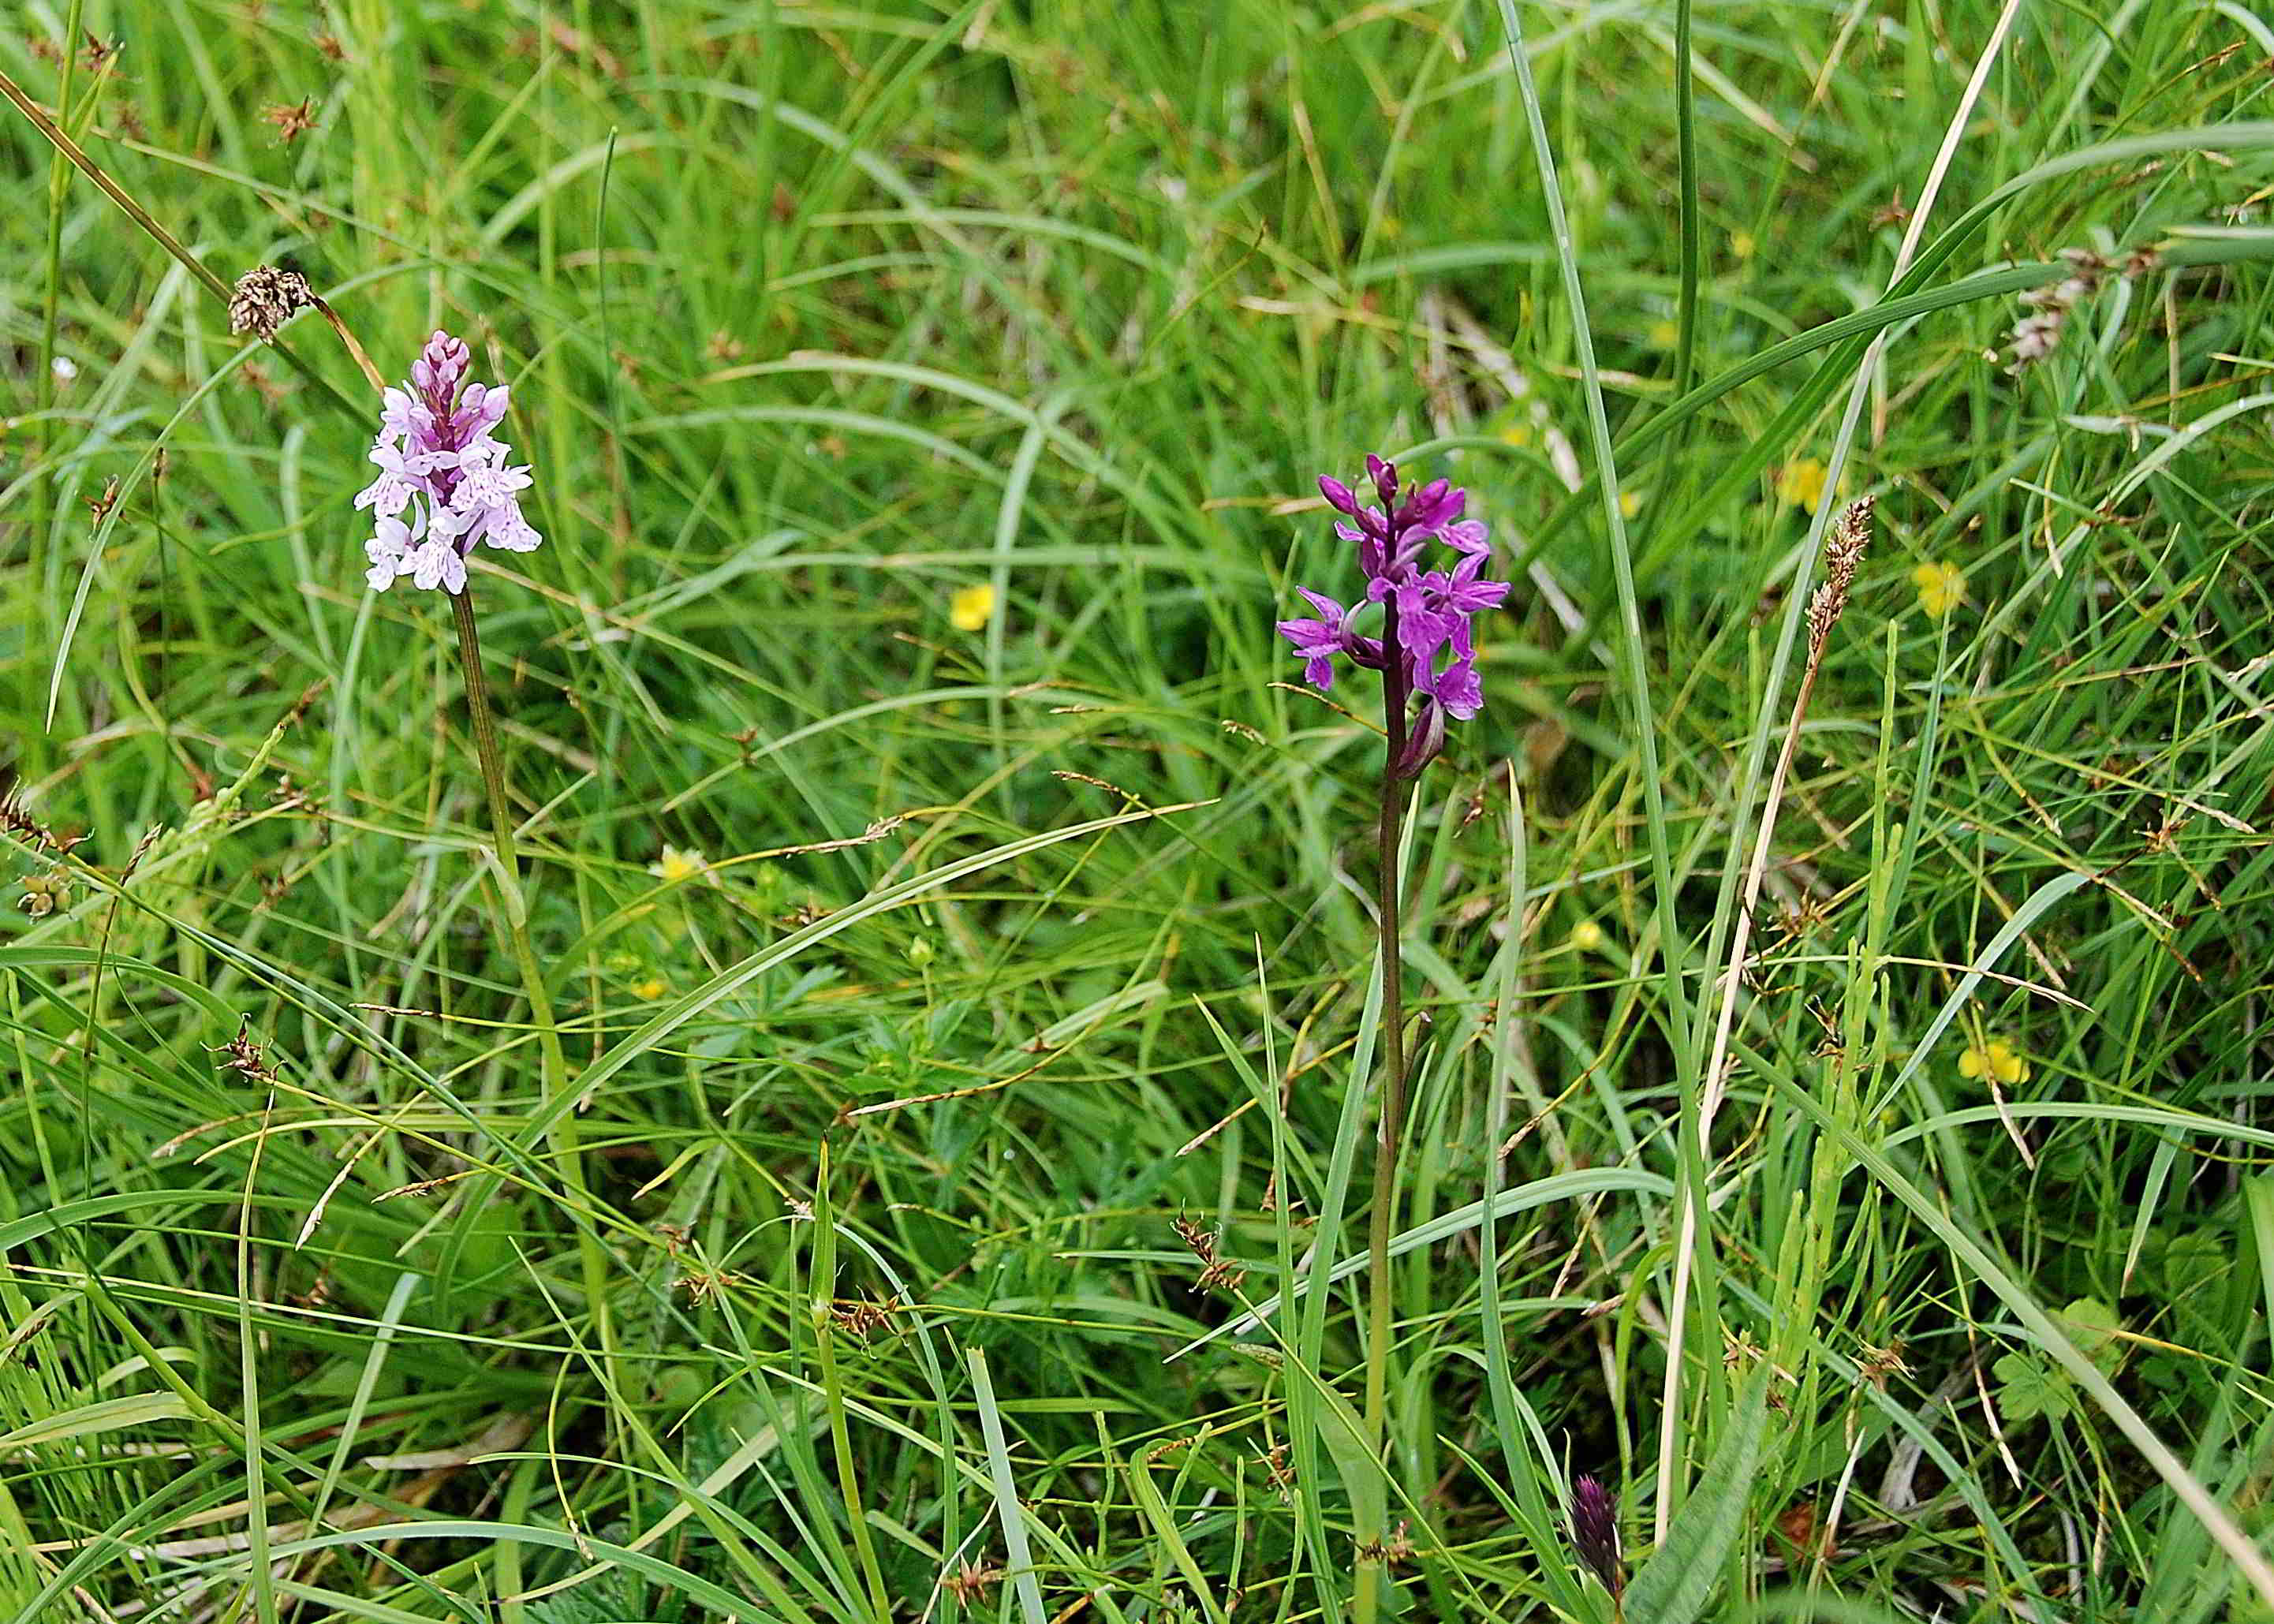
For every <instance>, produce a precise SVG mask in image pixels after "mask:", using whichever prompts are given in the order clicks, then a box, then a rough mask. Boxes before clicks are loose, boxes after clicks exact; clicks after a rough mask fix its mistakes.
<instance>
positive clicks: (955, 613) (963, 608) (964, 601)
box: [947, 582, 995, 632]
mask: <svg viewBox="0 0 2274 1624" xmlns="http://www.w3.org/2000/svg"><path fill="white" fill-rule="evenodd" d="M947 618H948V620H949V622H950V623H951V624H953V626H954V628H955V629H956V630H958V631H960V632H983V631H985V630H986V629H987V622H988V621H990V620H993V619H994V618H995V589H994V588H993V587H991V586H989V585H988V584H987V583H985V582H981V583H979V584H978V585H977V586H960V587H958V588H956V589H955V593H954V596H953V597H951V598H949V599H948V600H947Z"/></svg>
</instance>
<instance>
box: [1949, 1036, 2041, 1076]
mask: <svg viewBox="0 0 2274 1624" xmlns="http://www.w3.org/2000/svg"><path fill="white" fill-rule="evenodd" d="M1958 1074H1959V1075H1960V1076H1961V1077H1965V1078H1970V1079H1973V1080H1974V1081H1976V1082H1999V1083H2005V1084H2007V1085H2008V1086H2011V1085H2013V1084H2014V1083H2026V1082H2028V1081H2029V1062H2028V1061H2026V1060H2024V1059H2023V1058H2022V1056H2020V1055H2019V1054H2017V1053H2015V1052H2014V1046H2013V1045H2012V1044H2011V1043H2008V1042H2007V1041H2006V1040H2005V1039H2003V1038H1985V1039H1984V1040H1983V1041H1981V1042H1980V1043H1977V1044H1975V1045H1972V1046H1971V1047H1969V1049H1967V1051H1966V1052H1965V1053H1964V1054H1962V1055H1961V1056H1959V1057H1958Z"/></svg>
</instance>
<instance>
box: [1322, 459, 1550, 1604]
mask: <svg viewBox="0 0 2274 1624" xmlns="http://www.w3.org/2000/svg"><path fill="white" fill-rule="evenodd" d="M1366 471H1367V480H1368V482H1369V483H1370V484H1371V485H1373V487H1374V501H1373V502H1372V503H1371V504H1369V503H1367V501H1366V500H1363V499H1362V498H1361V497H1360V496H1359V494H1358V493H1357V492H1353V491H1352V489H1351V488H1350V487H1349V486H1348V485H1344V484H1343V483H1342V481H1340V480H1339V479H1330V478H1321V480H1320V481H1319V489H1320V491H1321V492H1322V493H1323V494H1324V495H1325V497H1326V499H1327V501H1328V503H1329V505H1330V506H1331V507H1332V508H1334V509H1335V511H1336V512H1337V513H1338V514H1340V515H1343V516H1342V517H1341V518H1340V519H1338V520H1337V521H1336V523H1335V533H1336V534H1337V535H1338V536H1340V537H1341V538H1343V539H1344V541H1347V542H1349V543H1351V544H1352V545H1353V546H1355V547H1356V548H1357V549H1358V564H1359V570H1360V572H1361V573H1362V574H1363V575H1365V577H1366V598H1365V600H1364V601H1363V602H1361V603H1359V604H1358V605H1354V606H1347V607H1346V606H1345V605H1343V604H1342V603H1340V602H1339V601H1337V599H1335V598H1329V597H1328V596H1327V595H1326V594H1325V593H1323V592H1314V591H1313V590H1310V589H1309V588H1308V587H1304V588H1301V589H1299V590H1300V591H1301V592H1302V595H1303V598H1304V600H1305V601H1306V603H1308V604H1309V605H1311V607H1312V609H1313V610H1314V611H1315V612H1316V613H1314V614H1313V615H1306V616H1304V617H1302V618H1300V619H1298V620H1282V621H1280V622H1279V635H1281V636H1283V637H1284V638H1285V639H1286V640H1287V641H1288V642H1289V643H1292V644H1293V645H1294V649H1295V652H1296V654H1297V655H1298V656H1299V657H1300V658H1301V659H1302V661H1303V674H1304V676H1305V677H1306V678H1307V679H1309V680H1310V681H1311V682H1313V683H1314V684H1315V685H1316V686H1317V687H1319V688H1321V689H1324V688H1330V687H1331V686H1333V683H1334V680H1335V666H1336V664H1337V662H1338V661H1341V660H1345V659H1346V660H1348V661H1350V663H1351V664H1352V665H1355V666H1357V667H1358V668H1359V670H1361V671H1378V672H1380V673H1382V733H1383V735H1384V738H1383V749H1382V810H1381V816H1380V821H1379V824H1378V832H1379V835H1380V838H1381V869H1380V885H1381V891H1380V895H1379V905H1378V906H1377V908H1376V911H1375V915H1374V922H1375V928H1376V929H1377V930H1378V931H1379V933H1380V946H1379V958H1378V960H1377V962H1378V963H1379V965H1380V966H1381V971H1382V992H1381V998H1382V1001H1381V1006H1380V1011H1381V1024H1380V1026H1379V1027H1378V1028H1377V1030H1378V1031H1379V1033H1380V1034H1381V1056H1382V1071H1381V1079H1380V1096H1379V1097H1380V1101H1381V1105H1380V1109H1379V1111H1378V1113H1377V1116H1376V1137H1375V1141H1374V1202H1373V1207H1372V1209H1371V1211H1370V1213H1369V1214H1368V1217H1367V1280H1368V1286H1367V1297H1368V1309H1367V1347H1366V1403H1365V1410H1364V1412H1363V1415H1362V1417H1361V1422H1360V1425H1361V1426H1362V1429H1363V1434H1362V1435H1363V1437H1364V1439H1365V1440H1366V1444H1367V1448H1368V1450H1369V1452H1370V1453H1371V1454H1372V1455H1373V1456H1374V1462H1375V1463H1376V1466H1377V1467H1381V1463H1382V1447H1383V1443H1384V1440H1385V1439H1386V1436H1387V1432H1386V1425H1385V1423H1386V1417H1387V1413H1388V1412H1387V1403H1388V1376H1389V1345H1390V1338H1391V1325H1392V1320H1393V1315H1392V1312H1391V1306H1390V1304H1391V1298H1392V1297H1393V1295H1394V1291H1393V1288H1392V1285H1391V1281H1390V1235H1391V1231H1392V1229H1393V1228H1394V1224H1395V1218H1396V1207H1397V1152H1398V1145H1399V1141H1400V1139H1401V1136H1402V1134H1403V1132H1404V1117H1405V1093H1406V1082H1407V1066H1406V1046H1405V1005H1404V958H1403V954H1402V950H1401V947H1400V943H1399V933H1400V931H1401V929H1403V921H1404V914H1403V911H1402V909H1401V908H1400V906H1399V901H1398V893H1399V889H1400V887H1399V883H1398V865H1399V861H1400V856H1401V853H1400V847H1399V832H1400V828H1401V825H1402V822H1403V817H1404V804H1405V801H1406V799H1407V792H1406V791H1405V790H1404V788H1403V786H1404V784H1405V783H1406V781H1407V780H1410V779H1412V778H1413V777H1414V776H1415V775H1416V774H1418V773H1419V772H1420V771H1421V770H1422V769H1423V768H1424V767H1427V765H1428V764H1429V763H1430V762H1432V761H1433V760H1434V759H1435V758H1436V756H1437V755H1438V753H1439V752H1440V751H1442V749H1443V748H1445V726H1446V721H1447V718H1451V719H1452V720H1455V721H1467V720H1468V719H1469V718H1472V717H1473V716H1475V715H1476V714H1477V711H1479V710H1480V708H1481V707H1482V705H1483V703H1484V686H1483V684H1482V683H1481V682H1480V680H1478V677H1477V643H1476V625H1475V622H1476V618H1477V616H1479V615H1480V614H1483V613H1486V612H1487V611H1488V610H1492V609H1496V608H1498V607H1499V606H1500V605H1501V602H1502V599H1504V598H1506V597H1507V596H1508V583H1506V582H1503V581H1489V580H1487V579H1486V578H1485V570H1486V569H1487V568H1488V567H1489V566H1490V565H1491V562H1492V546H1491V544H1490V543H1489V542H1488V541H1487V539H1486V533H1485V527H1484V525H1483V524H1482V523H1480V522H1479V521H1478V520H1475V519H1472V518H1468V517H1466V516H1465V515H1466V512H1467V508H1468V500H1469V496H1468V492H1465V491H1463V490H1460V489H1458V488H1457V487H1456V486H1455V485H1453V483H1452V482H1451V481H1450V480H1448V479H1433V480H1431V481H1430V482H1429V483H1428V484H1427V485H1422V486H1421V487H1420V488H1419V489H1418V490H1414V491H1412V492H1406V491H1404V487H1403V486H1402V485H1400V484H1399V481H1398V477H1397V466H1396V465H1395V464H1394V463H1391V462H1385V461H1384V460H1383V459H1382V458H1381V457H1378V456H1369V457H1368V458H1367V460H1366ZM1432 544H1435V545H1439V546H1442V547H1444V548H1446V549H1448V550H1449V553H1450V556H1449V557H1446V556H1444V555H1442V554H1440V555H1438V556H1436V557H1434V558H1433V557H1429V556H1427V555H1428V554H1429V553H1431V550H1432ZM1367 605H1379V606H1380V607H1381V610H1382V627H1381V635H1379V636H1369V635H1365V634H1363V633H1361V632H1359V630H1358V629H1357V628H1356V627H1355V625H1354V622H1355V621H1356V620H1358V618H1359V616H1361V615H1363V614H1364V613H1365V611H1366V608H1367ZM1417 701H1418V707H1417V708H1415V709H1414V711H1413V715H1412V718H1411V719H1410V723H1409V718H1408V717H1407V715H1406V712H1407V710H1408V708H1409V707H1410V706H1415V705H1416V702H1417ZM1382 1470H1384V1471H1385V1472H1386V1471H1387V1468H1386V1467H1382ZM1371 1504H1372V1509H1371V1510H1370V1512H1369V1513H1368V1515H1367V1516H1366V1517H1365V1518H1363V1519H1362V1520H1361V1521H1360V1522H1359V1526H1358V1527H1357V1528H1356V1529H1355V1530H1353V1531H1354V1532H1355V1534H1356V1535H1357V1538H1358V1545H1359V1561H1360V1563H1361V1564H1362V1565H1363V1566H1364V1568H1365V1571H1364V1572H1363V1573H1362V1574H1361V1575H1360V1579H1359V1583H1360V1585H1361V1587H1362V1588H1361V1589H1360V1590H1359V1598H1360V1599H1361V1606H1360V1608H1359V1618H1361V1619H1367V1618H1371V1617H1373V1616H1375V1613H1374V1611H1372V1609H1374V1608H1376V1607H1377V1606H1378V1605H1379V1602H1380V1599H1381V1593H1382V1587H1383V1586H1384V1584H1385V1583H1386V1580H1385V1577H1384V1575H1383V1573H1382V1564H1383V1562H1384V1560H1386V1559H1385V1557H1384V1555H1383V1553H1384V1552H1385V1551H1386V1550H1387V1548H1388V1547H1387V1545H1386V1544H1385V1538H1386V1530H1385V1529H1384V1528H1383V1526H1382V1511H1381V1501H1380V1500H1379V1499H1376V1500H1373V1501H1372V1502H1371Z"/></svg>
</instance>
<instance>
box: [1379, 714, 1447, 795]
mask: <svg viewBox="0 0 2274 1624" xmlns="http://www.w3.org/2000/svg"><path fill="white" fill-rule="evenodd" d="M1443 748H1445V711H1444V708H1443V707H1442V706H1441V705H1438V704H1436V703H1434V702H1432V701H1429V700H1426V699H1425V700H1423V701H1422V702H1421V709H1420V710H1419V711H1416V712H1414V715H1413V720H1412V724H1411V725H1410V726H1408V727H1407V728H1406V731H1405V748H1404V749H1403V750H1400V751H1399V752H1398V753H1397V765H1396V766H1395V767H1394V768H1393V769H1392V770H1391V773H1390V776H1391V777H1393V778H1399V779H1404V778H1412V776H1413V775H1414V774H1415V773H1417V772H1419V771H1421V769H1422V768H1424V767H1426V766H1427V765H1428V764H1429V763H1431V762H1433V761H1434V760H1436V759H1437V754H1438V752H1439V751H1441V750H1442V749H1443Z"/></svg>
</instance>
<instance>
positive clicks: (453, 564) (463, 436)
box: [355, 332, 544, 592]
mask: <svg viewBox="0 0 2274 1624" xmlns="http://www.w3.org/2000/svg"><path fill="white" fill-rule="evenodd" d="M471 362H472V356H471V353H470V352H469V351H468V350H467V349H466V346H465V344H464V342H463V341H461V340H459V339H456V338H453V337H451V336H450V335H448V333H442V332H437V333H436V334H435V335H433V337H432V338H430V339H428V340H427V341H426V347H425V349H424V350H420V351H419V354H418V359H417V360H415V361H413V362H412V363H411V364H410V380H409V382H408V383H407V384H406V385H405V386H404V387H402V388H399V389H389V390H388V391H387V393H386V395H384V396H383V397H382V398H381V400H380V418H379V438H378V440H376V441H375V442H374V443H373V446H372V448H371V462H372V463H373V465H374V466H375V467H377V468H378V470H379V477H377V478H376V479H373V481H372V482H371V483H370V484H369V485H365V487H364V488H363V490H362V491H361V492H359V493H358V495H357V497H356V502H355V505H356V506H357V507H358V508H370V509H371V510H372V513H373V518H374V520H375V528H374V530H373V535H372V538H371V539H370V540H369V541H367V542H365V544H364V554H365V558H366V559H368V560H369V561H370V565H371V568H369V569H368V570H367V571H366V572H365V577H364V578H365V580H367V581H369V582H370V583H371V584H372V586H373V588H375V589H377V590H380V591H384V590H386V589H387V588H388V587H389V586H391V585H393V584H394V583H395V582H396V581H398V580H400V579H402V578H403V576H405V575H408V576H410V583H411V584H412V585H413V586H416V587H420V588H423V589H425V590H433V589H435V588H437V587H439V588H440V589H441V590H444V591H446V592H463V590H465V588H466V555H467V554H468V553H471V552H472V551H473V550H474V546H475V544H477V543H486V544H488V545H490V546H493V547H498V548H501V549H503V550H504V551H506V552H508V553H528V552H531V551H532V550H533V549H535V547H536V546H537V545H538V543H539V542H540V541H542V540H543V539H544V538H543V537H541V536H540V535H538V532H537V530H535V529H534V528H533V527H532V526H531V524H530V523H529V520H528V519H527V517H526V516H525V515H523V513H522V511H521V493H522V492H523V491H526V490H527V489H528V488H529V485H530V478H529V467H528V465H527V464H526V463H519V464H516V463H515V462H513V461H512V447H509V446H508V445H506V444H505V443H504V442H503V441H502V440H499V439H498V438H497V435H496V430H497V426H498V425H499V424H501V423H502V422H503V421H504V420H505V414H506V408H507V406H508V404H510V402H511V398H512V397H511V395H509V393H508V391H507V390H506V389H505V388H504V387H502V386H496V387H493V386H490V385H486V384H479V383H468V382H467V381H466V370H467V368H468V366H469V365H471Z"/></svg>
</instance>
